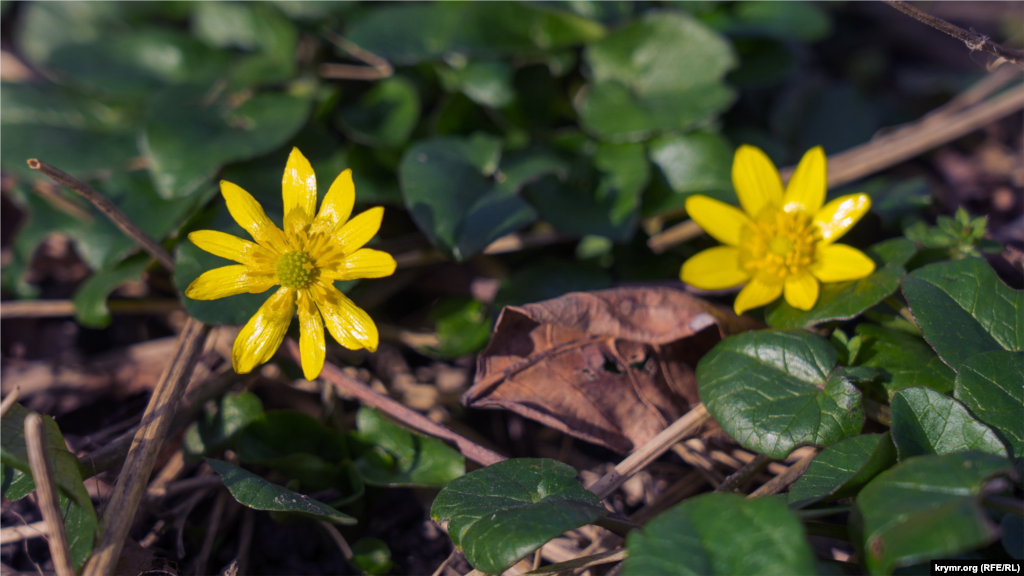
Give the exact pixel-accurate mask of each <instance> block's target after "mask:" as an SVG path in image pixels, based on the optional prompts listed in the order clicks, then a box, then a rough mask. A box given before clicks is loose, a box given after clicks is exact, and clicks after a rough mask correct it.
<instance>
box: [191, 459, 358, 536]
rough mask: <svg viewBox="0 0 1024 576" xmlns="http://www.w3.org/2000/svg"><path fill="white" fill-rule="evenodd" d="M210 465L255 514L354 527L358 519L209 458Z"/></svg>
mask: <svg viewBox="0 0 1024 576" xmlns="http://www.w3.org/2000/svg"><path fill="white" fill-rule="evenodd" d="M206 463H207V464H209V465H210V468H213V470H214V472H216V473H217V474H220V477H221V479H222V480H223V481H224V485H225V486H227V489H228V491H229V492H231V495H232V496H234V497H235V500H238V502H239V503H240V504H242V505H244V506H248V507H249V508H252V509H254V510H266V511H270V512H293V513H296V514H299V515H302V516H306V517H310V518H315V519H317V520H326V521H327V522H331V523H333V524H342V525H351V524H355V523H356V519H355V518H353V517H351V516H349V515H348V514H343V513H341V512H338V511H337V510H335V509H334V508H332V507H330V506H328V505H327V504H324V503H323V502H319V501H317V500H314V499H312V498H310V497H309V496H306V495H304V494H299V493H298V492H292V491H291V490H288V489H287V488H284V487H282V486H278V485H277V484H272V483H270V482H267V481H266V480H265V479H263V478H261V477H259V476H257V475H255V474H253V473H252V472H249V471H247V470H244V469H242V468H239V467H238V466H235V465H234V464H230V463H228V462H224V461H223V460H216V459H214V458H207V459H206Z"/></svg>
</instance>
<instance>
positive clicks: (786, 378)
mask: <svg viewBox="0 0 1024 576" xmlns="http://www.w3.org/2000/svg"><path fill="white" fill-rule="evenodd" d="M697 387H698V390H699V392H700V397H701V399H703V400H704V404H705V405H706V406H707V408H708V412H710V413H711V416H712V417H713V418H714V419H715V421H716V422H718V423H719V424H720V425H721V426H722V429H723V430H724V431H725V432H726V434H728V435H729V436H731V437H732V438H733V439H734V440H736V441H737V442H739V443H740V444H742V445H743V446H744V447H746V448H749V449H751V450H754V451H755V452H760V453H763V454H767V455H769V456H771V457H772V458H783V457H785V456H786V455H787V454H789V453H790V452H792V451H793V449H794V448H796V447H797V446H800V445H802V444H815V445H818V446H829V445H831V444H835V443H836V442H838V441H840V440H842V439H843V438H847V437H850V436H854V435H856V434H857V433H858V432H860V429H861V426H862V425H863V423H864V412H863V408H862V407H861V393H860V390H858V389H857V387H856V386H854V385H853V384H852V383H851V382H850V381H849V380H848V379H847V378H845V377H844V376H842V375H841V374H839V373H837V371H836V350H835V348H833V347H832V345H831V344H829V342H828V341H827V340H825V339H823V338H821V337H820V336H816V335H814V334H811V333H809V332H805V331H795V332H786V331H774V330H761V331H756V332H746V333H744V334H739V335H736V336H731V337H729V338H726V339H725V340H722V341H721V342H719V343H718V344H717V345H715V347H714V348H713V349H712V350H711V351H710V352H708V353H707V354H706V355H705V356H704V357H703V358H701V360H700V363H698V364H697Z"/></svg>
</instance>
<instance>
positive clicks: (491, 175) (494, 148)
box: [399, 134, 563, 260]
mask: <svg viewBox="0 0 1024 576" xmlns="http://www.w3.org/2000/svg"><path fill="white" fill-rule="evenodd" d="M500 155H501V141H500V140H498V139H497V138H494V137H492V136H487V135H483V134H478V135H475V136H473V137H471V138H452V137H444V138H430V139H426V140H421V141H419V142H417V143H416V144H414V145H413V146H412V147H410V148H409V150H407V151H406V153H405V154H404V155H403V156H402V162H401V165H400V166H399V178H400V181H401V186H402V194H403V196H404V197H405V206H406V208H408V210H409V213H410V214H411V216H412V218H413V220H415V221H416V224H417V225H418V226H419V228H420V230H422V231H423V232H424V233H425V234H426V235H427V237H428V238H430V240H431V242H433V243H434V245H435V246H437V247H438V248H440V249H442V250H444V251H446V252H448V253H450V254H451V255H452V256H453V257H454V258H455V259H456V260H465V259H467V258H470V257H472V256H475V255H476V254H479V253H480V252H481V251H482V250H483V249H484V248H486V247H487V245H488V244H490V243H491V242H493V241H494V240H497V239H498V238H500V237H502V236H504V235H506V234H509V233H511V232H514V231H516V230H519V229H520V228H523V227H524V226H526V225H527V224H530V223H531V222H533V221H534V220H535V219H536V217H537V214H536V212H535V211H534V209H533V208H532V207H530V205H529V204H527V203H526V202H524V201H523V200H522V199H521V198H519V196H517V192H518V190H519V188H521V187H522V186H523V185H525V184H526V183H528V182H530V181H532V180H534V179H537V178H540V177H541V176H543V175H545V174H552V173H558V172H559V171H561V170H563V168H562V165H561V163H560V162H558V161H556V160H555V159H551V158H550V157H545V156H527V157H522V158H520V159H519V160H518V161H510V162H506V163H504V164H503V165H502V170H501V171H498V159H499V157H500Z"/></svg>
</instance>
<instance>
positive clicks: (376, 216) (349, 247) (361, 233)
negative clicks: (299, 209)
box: [311, 206, 384, 266]
mask: <svg viewBox="0 0 1024 576" xmlns="http://www.w3.org/2000/svg"><path fill="white" fill-rule="evenodd" d="M383 217H384V208H382V207H380V206H377V207H376V208H370V209H369V210H367V211H366V212H363V213H362V214H360V215H358V216H356V217H355V218H353V219H351V220H349V221H348V223H346V224H345V225H344V226H342V227H341V230H339V231H338V233H337V234H335V235H334V237H333V238H330V239H329V240H328V241H326V242H324V243H323V244H322V245H321V246H320V247H318V248H317V249H316V250H315V251H314V252H313V253H312V254H311V256H313V258H314V259H315V260H316V261H317V265H318V266H332V265H333V264H336V263H338V262H340V261H341V259H342V258H344V257H345V256H347V255H349V254H352V253H354V252H355V251H356V250H359V249H360V248H362V247H363V245H364V244H366V243H367V242H369V241H370V239H371V238H373V236H374V235H375V234H377V231H378V230H380V222H381V219H382V218H383Z"/></svg>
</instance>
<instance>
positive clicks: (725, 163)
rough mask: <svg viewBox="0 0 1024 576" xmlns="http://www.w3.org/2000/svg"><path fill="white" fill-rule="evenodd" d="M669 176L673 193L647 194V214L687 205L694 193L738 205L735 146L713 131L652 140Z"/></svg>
mask: <svg viewBox="0 0 1024 576" xmlns="http://www.w3.org/2000/svg"><path fill="white" fill-rule="evenodd" d="M649 155H650V158H651V161H652V162H654V163H655V164H656V165H657V166H658V168H661V172H662V173H663V174H664V175H665V178H666V180H668V184H669V186H670V190H671V192H672V194H668V195H663V196H662V197H649V196H650V194H648V195H645V197H644V214H645V215H654V214H658V213H662V212H666V211H669V210H673V209H678V208H681V207H682V206H683V203H684V202H685V201H686V199H687V198H689V197H690V196H692V195H693V194H703V195H704V196H710V197H711V198H714V199H716V200H721V201H722V202H727V203H730V204H736V203H737V199H736V193H735V192H734V191H733V189H732V176H731V173H730V170H731V169H732V155H733V151H732V147H731V146H730V145H729V143H728V142H727V141H726V140H725V138H723V137H721V136H719V135H718V134H715V133H713V132H706V131H699V132H691V133H689V134H683V135H666V136H662V137H660V138H656V139H654V140H652V141H651V143H650V152H649Z"/></svg>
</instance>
